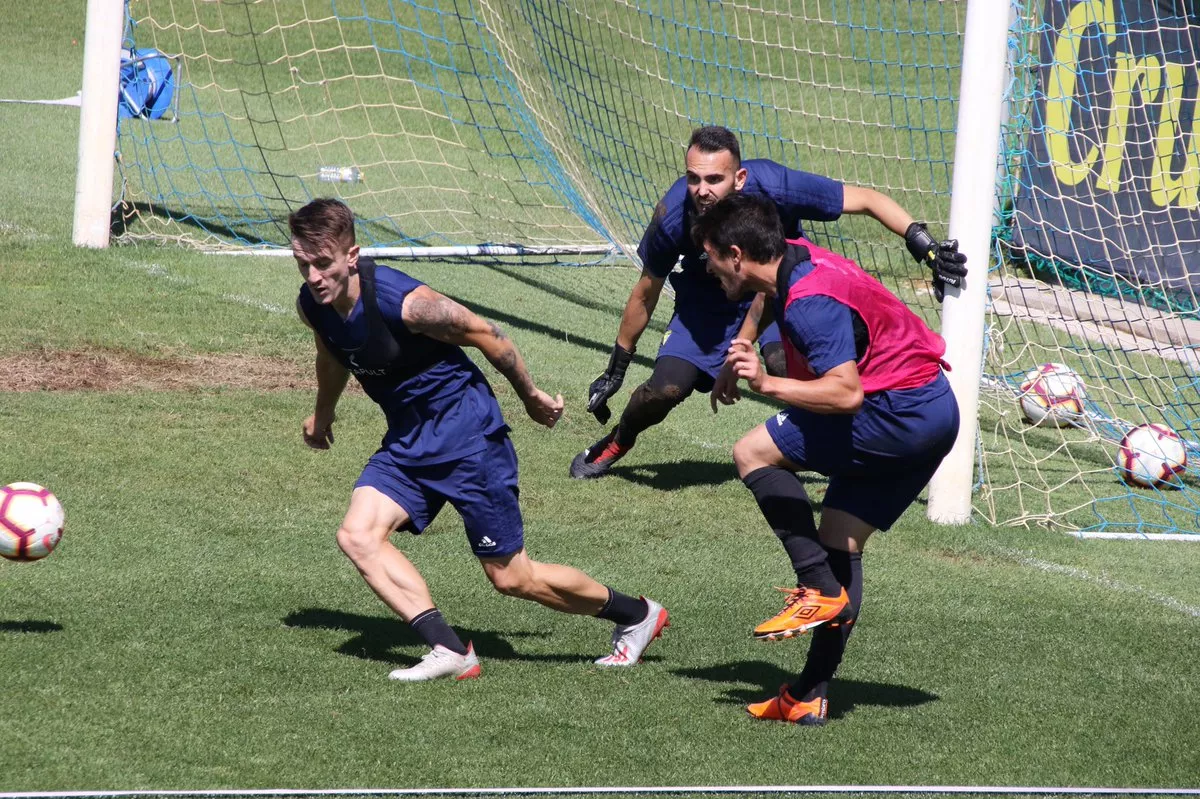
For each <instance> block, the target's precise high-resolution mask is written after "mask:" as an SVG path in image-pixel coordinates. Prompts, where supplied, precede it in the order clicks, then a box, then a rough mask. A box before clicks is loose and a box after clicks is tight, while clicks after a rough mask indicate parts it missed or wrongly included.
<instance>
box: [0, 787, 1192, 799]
mask: <svg viewBox="0 0 1200 799" xmlns="http://www.w3.org/2000/svg"><path fill="white" fill-rule="evenodd" d="M767 793H772V794H813V793H829V794H840V793H896V794H909V793H935V794H977V795H1001V794H1018V795H1068V794H1069V795H1073V796H1200V788H1079V787H1069V788H1067V787H1061V788H1054V787H1044V786H1024V787H1023V786H1011V785H664V786H612V787H606V786H600V787H570V788H565V787H564V788H545V787H540V788H507V787H506V788H329V789H318V790H303V789H298V788H273V789H263V790H197V791H150V790H145V791H43V792H33V793H0V799H120V798H121V797H280V796H545V795H563V794H573V795H581V794H583V795H587V794H590V795H612V794H767Z"/></svg>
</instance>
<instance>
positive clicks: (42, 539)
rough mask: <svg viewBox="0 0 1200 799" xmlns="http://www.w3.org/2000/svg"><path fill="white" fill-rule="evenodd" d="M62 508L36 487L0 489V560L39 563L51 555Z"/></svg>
mask: <svg viewBox="0 0 1200 799" xmlns="http://www.w3.org/2000/svg"><path fill="white" fill-rule="evenodd" d="M63 519H64V515H63V507H62V504H61V503H59V501H58V498H57V497H55V496H54V494H52V493H50V491H49V490H48V489H45V488H42V487H41V486H40V485H38V484H37V483H13V484H11V485H6V486H4V488H0V557H5V558H8V559H9V560H41V559H42V558H44V557H46V556H47V555H49V554H50V553H51V552H53V551H54V547H56V546H58V539H60V538H61V537H62V531H63Z"/></svg>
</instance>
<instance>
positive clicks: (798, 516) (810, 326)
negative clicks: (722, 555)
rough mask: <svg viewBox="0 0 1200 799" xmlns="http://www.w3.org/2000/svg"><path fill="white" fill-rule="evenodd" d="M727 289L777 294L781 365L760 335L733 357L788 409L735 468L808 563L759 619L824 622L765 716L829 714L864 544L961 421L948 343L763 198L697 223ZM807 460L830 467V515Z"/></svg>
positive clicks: (755, 385) (795, 625)
mask: <svg viewBox="0 0 1200 799" xmlns="http://www.w3.org/2000/svg"><path fill="white" fill-rule="evenodd" d="M692 234H693V236H694V237H695V240H696V242H697V244H698V245H699V246H702V247H703V248H704V250H705V252H706V253H707V254H708V271H709V273H710V274H712V275H714V276H715V277H716V278H717V279H718V281H719V282H720V285H721V286H722V288H723V290H724V291H725V292H726V294H727V295H728V296H729V297H731V298H733V297H743V296H746V294H747V293H752V292H760V293H764V294H765V295H767V296H769V297H771V300H772V301H771V303H770V304H769V305H768V312H769V314H770V316H771V318H774V319H776V320H778V322H779V325H780V328H781V331H782V334H783V345H784V349H785V358H786V361H787V371H786V374H785V375H784V376H774V375H767V374H765V373H764V371H763V369H762V364H761V363H760V362H759V359H758V354H757V353H755V352H754V350H753V347H752V345H751V343H750V341H749V340H747V339H742V338H738V339H735V340H734V341H733V342H732V343H731V344H730V347H729V351H728V354H727V363H728V364H729V366H730V369H731V371H732V372H733V375H734V377H735V378H736V379H739V380H744V381H746V383H747V384H748V385H749V387H750V388H751V389H752V390H754V391H756V392H758V393H760V394H762V395H764V396H768V397H771V398H772V399H775V400H778V401H781V402H783V403H785V404H786V405H787V406H788V407H787V408H786V409H784V410H783V411H781V412H780V413H778V414H776V415H775V416H773V417H771V418H770V419H768V420H767V421H766V422H764V423H763V424H761V425H759V426H758V427H756V428H754V429H753V430H751V431H750V432H749V433H747V434H746V435H745V436H743V437H742V439H741V440H740V441H738V442H737V444H735V445H734V448H733V460H734V463H735V465H736V466H737V470H738V476H739V477H741V478H742V482H743V483H745V485H746V487H747V488H748V489H750V492H751V493H752V494H753V495H754V499H755V501H756V502H757V504H758V506H759V509H760V510H761V511H762V514H763V517H764V518H765V519H766V521H767V523H768V525H769V526H770V527H771V529H772V530H773V531H774V532H775V534H776V535H777V536H778V537H779V539H780V541H781V542H782V543H783V547H784V550H785V551H786V553H787V555H788V559H789V560H790V562H791V565H792V569H793V570H794V571H795V573H796V583H797V587H796V588H795V589H794V590H789V591H787V594H788V597H787V601H786V603H785V606H784V608H783V610H782V611H780V612H779V613H778V614H776V615H775V616H774V617H772V618H770V619H768V620H766V621H764V622H763V623H762V624H759V625H758V626H757V627H755V628H754V636H755V637H756V638H760V639H763V640H767V641H778V640H783V639H787V638H793V637H795V636H797V635H800V634H803V633H806V632H809V631H812V633H813V636H812V644H811V646H810V648H809V652H808V659H807V661H806V663H805V666H804V670H803V671H802V672H801V673H800V674H799V675H797V677H796V678H795V679H794V680H792V681H791V684H790V685H785V686H784V687H783V689H782V690H780V692H779V694H778V695H777V696H774V697H771V698H770V699H767V700H765V701H763V702H756V703H754V704H751V705H750V706H749V707H748V708H747V710H748V711H749V712H750V715H752V716H754V717H755V718H760V719H768V720H775V721H787V722H792V723H795V724H803V725H820V724H823V723H824V722H825V718H826V715H827V709H828V705H827V702H826V691H827V688H828V685H829V681H830V680H831V679H832V678H833V675H834V673H835V672H836V670H837V667H838V665H839V664H840V663H841V660H842V655H843V653H844V651H845V649H846V643H847V640H848V638H849V636H850V631H851V629H852V625H853V624H854V623H855V621H856V620H857V618H858V614H859V611H860V609H861V607H862V596H863V585H862V551H863V547H864V545H865V544H866V542H867V539H868V538H869V537H870V536H871V534H872V533H873V532H874V531H876V530H887V529H888V528H889V527H891V526H892V525H893V524H894V523H895V522H896V520H897V519H899V518H900V516H901V514H903V513H904V511H905V509H906V508H908V507H909V506H910V505H911V504H912V503H913V501H914V500H915V499H916V498H917V496H918V495H919V494H920V492H921V490H922V489H923V488H924V487H925V484H926V483H927V482H928V481H929V479H930V478H931V477H932V476H933V473H934V472H935V471H936V470H937V468H938V466H939V464H940V463H941V461H942V459H943V458H944V457H945V456H946V454H947V453H948V452H949V451H950V448H951V447H952V446H953V444H954V440H955V437H956V436H957V434H958V425H959V414H958V404H957V402H956V401H955V398H954V392H953V391H952V390H951V388H950V383H949V381H948V380H947V379H946V377H945V375H944V374H943V373H942V370H943V369H944V368H947V367H946V364H945V363H944V361H943V360H942V356H943V355H944V353H945V351H946V344H945V342H944V341H943V340H942V337H941V336H939V335H938V334H937V333H935V332H933V331H932V330H930V329H929V327H927V326H926V325H925V323H924V322H923V321H922V320H921V318H920V317H919V316H917V315H916V314H914V313H913V312H912V311H911V310H910V309H909V308H908V307H907V306H906V305H905V304H904V303H903V302H901V301H900V300H899V299H898V298H897V297H896V296H895V295H894V294H892V293H891V292H890V291H888V290H887V289H886V288H885V287H884V286H883V285H882V284H881V283H880V282H879V281H878V280H876V279H875V278H873V277H871V276H870V275H868V274H867V273H866V272H864V271H863V270H862V269H860V268H859V267H858V265H857V264H855V263H854V262H853V261H851V260H850V259H848V258H845V257H844V256H841V255H838V254H837V253H834V252H831V251H829V250H825V249H822V248H820V247H817V246H815V245H813V244H812V243H810V242H808V241H805V240H803V239H793V240H787V239H786V238H785V235H784V229H783V226H782V225H781V224H780V219H779V215H778V213H776V210H775V208H774V207H773V206H772V204H771V203H769V202H767V201H765V200H763V199H761V198H757V197H752V196H747V195H734V196H731V197H728V198H726V199H724V200H722V201H721V202H720V203H718V204H717V205H716V206H715V207H714V208H713V209H712V210H711V211H710V212H709V213H708V214H706V215H705V216H704V217H703V218H702V219H700V220H698V221H697V223H696V225H695V226H694V227H693V229H692ZM797 471H813V472H817V473H819V474H823V475H826V476H827V477H829V478H830V479H829V487H828V489H827V490H826V492H825V496H824V499H823V502H822V510H821V521H820V526H819V527H818V525H817V523H816V519H815V517H814V513H813V509H812V506H811V505H810V504H809V502H808V497H807V495H806V494H805V491H804V485H803V484H802V483H801V482H800V480H799V479H798V478H797V476H796V474H795V473H796V472H797Z"/></svg>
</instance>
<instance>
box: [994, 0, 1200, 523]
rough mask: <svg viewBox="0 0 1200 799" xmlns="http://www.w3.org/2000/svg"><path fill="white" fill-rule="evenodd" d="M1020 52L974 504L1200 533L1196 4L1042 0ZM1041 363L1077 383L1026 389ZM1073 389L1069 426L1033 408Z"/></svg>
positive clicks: (997, 511)
mask: <svg viewBox="0 0 1200 799" xmlns="http://www.w3.org/2000/svg"><path fill="white" fill-rule="evenodd" d="M1011 41H1012V50H1011V52H1012V66H1013V70H1012V81H1011V91H1010V96H1009V98H1008V102H1009V118H1008V124H1007V126H1006V128H1005V130H1004V134H1003V143H1004V146H1003V148H1002V149H1003V150H1004V152H1005V163H1004V169H1003V171H1002V178H1003V179H1002V180H1001V182H1000V188H999V191H998V195H999V208H1000V215H999V219H998V227H997V230H996V234H997V235H996V240H995V242H996V247H995V251H996V260H997V264H996V265H995V269H994V271H993V272H992V276H991V277H992V282H991V300H992V303H991V313H990V315H989V322H990V324H989V328H988V332H989V342H988V346H987V348H986V362H985V372H987V373H989V374H990V375H991V376H992V379H991V380H990V381H989V382H988V386H989V390H988V391H985V393H984V399H983V402H984V406H985V409H984V410H985V412H984V413H981V427H982V428H983V429H982V431H981V432H982V463H983V479H982V482H983V490H982V492H981V494H980V496H979V501H978V502H977V507H981V508H982V509H984V510H985V512H986V513H989V514H990V515H991V516H992V517H993V518H996V519H997V520H1010V519H1012V518H1016V519H1019V520H1036V521H1042V522H1047V523H1052V524H1056V525H1062V526H1065V527H1067V528H1069V529H1074V530H1081V531H1085V532H1087V533H1088V534H1100V535H1106V534H1107V535H1126V534H1129V535H1144V534H1150V535H1157V534H1168V535H1174V534H1184V535H1187V534H1192V535H1194V534H1195V533H1196V531H1197V530H1200V493H1198V491H1197V489H1198V487H1200V484H1198V483H1197V482H1196V479H1195V478H1196V475H1197V465H1198V463H1200V447H1198V445H1197V443H1196V442H1197V441H1200V349H1198V347H1200V317H1198V313H1197V311H1198V308H1200V304H1198V293H1200V216H1198V215H1197V209H1198V207H1200V196H1198V189H1200V137H1198V136H1197V135H1196V132H1197V131H1196V127H1195V119H1196V113H1195V112H1196V102H1197V96H1198V91H1197V88H1198V81H1197V67H1198V65H1200V62H1198V60H1197V55H1198V53H1200V46H1198V44H1200V18H1198V17H1197V12H1196V10H1195V7H1194V5H1193V4H1187V3H1171V2H1165V3H1164V2H1155V1H1154V0H1072V1H1070V2H1068V1H1067V0H1036V1H1033V0H1031V1H1030V2H1026V3H1024V4H1023V5H1022V6H1021V7H1018V8H1015V9H1014V25H1013V32H1012V37H1011ZM1046 362H1052V363H1057V364H1062V365H1064V366H1065V367H1067V368H1068V369H1069V370H1070V372H1068V373H1067V374H1068V376H1069V379H1068V380H1066V381H1058V380H1048V381H1047V380H1042V381H1038V380H1037V379H1036V378H1035V379H1034V380H1032V381H1030V380H1027V378H1026V375H1027V373H1028V372H1029V371H1031V370H1035V369H1037V367H1038V366H1039V365H1040V364H1043V363H1046ZM1071 375H1077V376H1078V379H1077V380H1076V379H1075V378H1074V377H1071ZM1036 383H1040V384H1041V385H1040V386H1039V385H1032V384H1036ZM1022 385H1024V386H1026V392H1025V394H1024V395H1023V396H1022V395H1021V386H1022ZM1072 386H1078V392H1075V391H1074V390H1073V389H1072ZM1072 393H1077V396H1075V397H1070V396H1068V397H1067V399H1066V402H1065V404H1064V405H1063V406H1062V407H1063V410H1064V412H1062V413H1059V414H1056V416H1057V418H1053V417H1052V418H1049V419H1045V420H1043V421H1042V422H1041V423H1040V424H1037V425H1031V424H1030V423H1029V421H1028V419H1027V418H1026V417H1027V414H1025V413H1023V411H1022V407H1021V406H1022V405H1025V406H1029V405H1030V404H1031V402H1030V401H1031V400H1033V408H1032V410H1033V415H1034V416H1035V417H1037V416H1039V415H1041V409H1040V407H1039V404H1040V405H1047V404H1050V405H1053V404H1054V403H1056V402H1058V401H1059V399H1060V395H1062V394H1067V395H1070V394H1072ZM1036 394H1040V395H1042V396H1040V397H1036V396H1034V395H1036ZM1021 399H1024V400H1025V402H1024V403H1022V402H1020V400H1021ZM1076 403H1078V407H1075V406H1076ZM1059 424H1063V425H1065V426H1063V427H1060V426H1058V425H1059ZM1150 424H1153V425H1159V426H1160V427H1156V428H1149V430H1148V431H1143V432H1142V433H1135V434H1134V435H1133V436H1132V437H1131V438H1130V439H1129V440H1128V441H1126V444H1125V446H1124V447H1122V440H1123V439H1124V438H1125V437H1126V435H1127V434H1129V433H1130V431H1131V430H1132V429H1133V428H1135V427H1137V426H1140V425H1150ZM1164 428H1165V431H1164ZM1147 432H1148V433H1149V434H1147ZM1184 462H1186V463H1187V466H1186V468H1184ZM1173 472H1178V474H1175V475H1174V476H1173V477H1171V479H1170V481H1169V482H1162V481H1161V480H1159V479H1155V478H1156V477H1158V478H1161V477H1164V476H1166V475H1168V474H1170V473H1173ZM1127 482H1128V483H1133V485H1132V486H1130V485H1127V484H1126V483H1127ZM1002 509H1003V510H1002ZM1014 510H1015V511H1016V516H1015V517H1014V516H1013V515H1012V514H1013V511H1014Z"/></svg>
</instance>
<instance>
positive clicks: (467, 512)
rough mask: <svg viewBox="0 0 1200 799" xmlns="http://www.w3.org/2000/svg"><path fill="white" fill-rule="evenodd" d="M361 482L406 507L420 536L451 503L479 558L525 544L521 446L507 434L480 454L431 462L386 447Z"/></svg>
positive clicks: (493, 439) (495, 438) (488, 443)
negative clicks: (404, 457) (402, 459)
mask: <svg viewBox="0 0 1200 799" xmlns="http://www.w3.org/2000/svg"><path fill="white" fill-rule="evenodd" d="M359 486H370V487H371V488H374V489H375V490H376V491H379V492H380V493H382V494H384V495H385V496H387V497H389V498H390V499H391V500H392V501H393V502H395V503H396V504H397V505H399V506H400V507H402V508H404V510H405V511H406V512H407V513H408V515H409V518H410V522H409V523H408V524H407V525H405V527H404V529H406V530H409V531H410V532H412V533H413V534H414V535H416V534H419V533H421V532H423V531H424V530H425V528H426V527H428V526H429V523H430V522H432V521H433V519H434V517H435V516H437V515H438V511H440V510H441V509H442V506H443V505H445V504H446V503H447V502H449V503H450V504H451V505H452V506H454V509H455V510H457V511H458V513H459V515H460V516H462V519H463V524H464V525H466V528H467V539H468V540H469V541H470V542H471V550H472V551H473V552H474V553H475V555H476V557H480V558H498V557H503V556H505V555H511V554H513V553H514V552H520V551H521V549H522V548H523V547H524V546H525V534H524V530H525V527H524V524H523V522H522V520H521V508H520V506H519V505H518V503H517V499H518V494H519V488H518V486H517V451H516V450H515V449H513V445H512V442H511V441H509V439H508V435H507V434H506V433H499V434H497V435H494V436H491V437H489V438H487V439H486V444H485V445H484V447H483V449H481V450H479V451H478V452H476V453H474V454H471V455H467V456H466V457H463V458H460V459H458V460H454V461H448V462H446V463H436V464H432V465H429V466H413V465H411V464H397V463H396V462H395V461H394V460H393V459H392V457H391V455H390V454H389V453H388V451H387V450H386V449H381V450H379V451H378V452H376V453H375V454H374V455H372V456H371V459H370V460H369V461H367V465H366V466H365V467H364V468H363V471H362V474H361V475H360V476H359V478H358V481H357V482H356V483H355V484H354V487H355V488H358V487H359Z"/></svg>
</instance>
